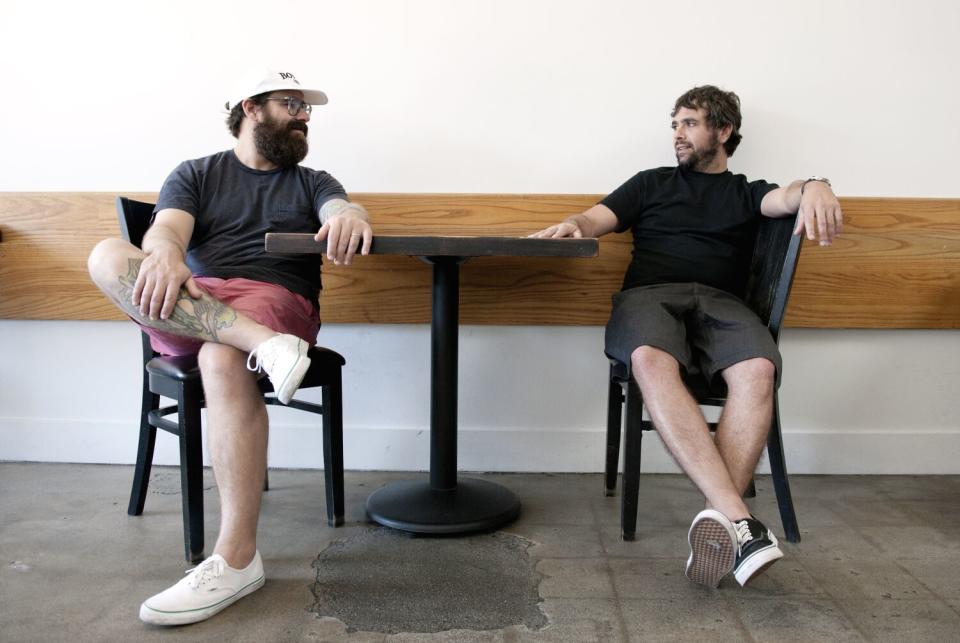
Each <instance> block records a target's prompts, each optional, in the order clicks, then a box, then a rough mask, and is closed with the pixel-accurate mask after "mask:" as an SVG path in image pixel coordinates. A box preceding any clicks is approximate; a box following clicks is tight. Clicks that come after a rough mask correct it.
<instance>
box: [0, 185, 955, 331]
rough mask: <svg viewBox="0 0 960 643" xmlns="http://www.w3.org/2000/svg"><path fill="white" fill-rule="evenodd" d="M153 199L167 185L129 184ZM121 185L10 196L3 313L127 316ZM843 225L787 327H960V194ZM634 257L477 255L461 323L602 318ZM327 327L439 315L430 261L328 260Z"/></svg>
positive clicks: (878, 208)
mask: <svg viewBox="0 0 960 643" xmlns="http://www.w3.org/2000/svg"><path fill="white" fill-rule="evenodd" d="M124 194H125V195H126V196H130V197H132V198H135V199H139V200H144V201H152V200H154V199H155V198H156V194H154V193H139V194H138V193H124ZM114 196H115V194H112V193H110V194H107V193H67V192H63V193H60V192H44V193H31V192H7V193H0V234H2V239H3V240H2V242H0V319H83V320H98V319H123V318H124V317H123V316H122V315H121V314H120V313H119V312H117V311H116V309H115V308H114V307H113V306H112V305H111V304H110V303H109V302H108V301H107V299H106V298H105V297H104V296H103V295H102V294H100V292H99V291H98V290H97V289H96V288H95V287H94V286H93V285H92V284H91V283H90V280H89V278H88V277H87V272H86V258H87V255H88V254H89V252H90V249H91V248H92V247H93V246H94V244H96V243H97V241H99V240H100V239H103V238H106V237H111V236H119V226H118V224H117V217H116V213H115V211H114V205H113V199H114ZM352 198H354V199H355V200H356V201H359V202H361V203H363V204H364V205H365V206H366V207H367V209H368V210H369V211H370V213H371V216H372V218H373V221H374V229H375V231H376V232H379V233H380V234H441V233H442V234H458V235H525V234H528V233H530V232H532V231H534V230H538V229H540V228H543V227H545V226H547V225H549V224H551V223H555V222H556V221H558V220H560V219H561V218H563V217H564V216H567V215H569V214H571V213H574V212H579V211H582V210H584V209H586V208H587V207H589V206H591V205H593V204H594V203H596V202H597V200H599V198H600V197H599V196H598V195H555V194H554V195H517V194H505V195H477V194H354V195H353V197H352ZM841 202H842V204H843V209H844V219H845V227H844V234H843V235H842V236H841V237H840V238H839V239H837V241H836V242H835V243H834V245H833V246H832V247H829V248H820V247H818V246H817V245H815V244H813V243H809V242H808V243H807V247H806V248H804V251H803V254H802V255H801V259H800V267H799V269H798V272H797V279H796V282H795V284H794V290H793V296H792V298H791V302H790V307H789V308H788V313H787V319H786V325H787V326H792V327H803V328H960V199H900V198H862V197H844V198H841ZM629 256H630V237H629V234H620V235H608V236H607V237H605V238H604V239H602V240H601V243H600V256H599V257H597V258H593V259H537V258H527V259H516V258H511V259H506V258H478V259H474V260H471V261H468V262H467V263H466V264H464V265H463V267H462V271H461V322H462V323H464V324H503V325H513V324H522V325H554V324H560V325H602V324H604V323H606V320H607V316H608V314H609V311H610V296H611V294H612V293H614V292H615V291H616V290H618V289H619V287H620V280H621V278H622V276H623V272H624V269H625V268H626V265H627V262H628V260H629ZM323 282H324V291H323V295H322V296H321V309H322V310H321V314H322V317H323V321H324V323H378V324H381V323H418V324H419V323H427V322H428V321H429V319H430V271H429V269H428V267H427V266H426V265H424V264H422V263H421V262H419V261H417V260H415V259H411V258H407V257H389V256H372V257H361V258H358V259H357V260H356V261H355V263H354V265H353V266H351V267H350V268H343V267H339V266H325V267H324V277H323Z"/></svg>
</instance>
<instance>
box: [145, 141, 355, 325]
mask: <svg viewBox="0 0 960 643" xmlns="http://www.w3.org/2000/svg"><path fill="white" fill-rule="evenodd" d="M333 198H340V199H346V198H347V194H346V192H345V191H344V189H343V186H342V185H340V182H339V181H337V180H336V179H335V178H333V177H332V176H330V175H329V174H327V173H326V172H323V171H317V170H311V169H310V168H306V167H301V166H299V165H297V166H295V167H292V168H287V169H282V170H271V171H269V172H261V171H258V170H253V169H250V168H248V167H247V166H245V165H244V164H243V163H241V162H240V160H239V159H238V158H237V156H236V154H235V153H234V152H233V150H227V151H225V152H219V153H217V154H214V155H212V156H206V157H204V158H200V159H194V160H192V161H184V162H183V163H181V164H180V165H178V166H177V168H176V169H175V170H174V171H173V172H172V173H171V174H170V176H169V177H167V180H166V182H164V184H163V188H161V190H160V196H159V198H158V199H157V206H156V208H155V209H154V212H155V213H156V212H159V211H160V210H164V209H166V208H176V209H178V210H184V211H185V212H188V213H189V214H191V215H193V217H194V219H196V221H195V223H194V228H193V236H192V237H191V239H190V245H189V246H188V247H187V259H186V263H187V266H188V267H189V268H190V270H191V271H192V272H193V274H194V275H196V276H203V277H220V278H222V279H230V278H234V277H243V278H245V279H253V280H256V281H264V282H268V283H273V284H279V285H281V286H283V287H284V288H287V289H288V290H290V291H292V292H295V293H297V294H300V295H303V296H304V297H306V298H307V299H308V300H309V301H311V302H313V304H314V305H315V306H317V307H318V308H319V305H318V299H319V295H320V263H321V261H320V255H319V254H315V255H314V254H308V255H286V256H284V255H268V254H267V253H266V252H265V251H264V247H263V241H264V235H265V234H266V233H267V232H309V233H314V232H316V231H317V230H318V229H319V228H320V218H319V211H320V207H321V206H322V205H323V204H324V203H326V202H327V201H329V200H330V199H333Z"/></svg>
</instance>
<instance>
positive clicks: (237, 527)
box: [199, 343, 267, 569]
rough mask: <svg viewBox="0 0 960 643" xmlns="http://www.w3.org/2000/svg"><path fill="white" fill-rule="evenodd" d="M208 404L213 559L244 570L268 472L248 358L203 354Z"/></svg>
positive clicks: (262, 416) (209, 348)
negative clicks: (215, 495) (216, 498)
mask: <svg viewBox="0 0 960 643" xmlns="http://www.w3.org/2000/svg"><path fill="white" fill-rule="evenodd" d="M199 363H200V372H201V374H202V376H203V389H204V394H205V398H206V400H207V445H208V448H209V450H210V457H211V460H212V462H213V472H214V475H215V476H216V480H217V489H218V492H219V494H220V534H219V536H218V537H217V544H216V546H215V547H214V550H213V553H215V554H219V555H221V556H223V558H224V559H225V560H226V561H227V564H228V565H230V566H231V567H234V568H237V569H242V568H243V567H246V566H247V565H248V564H249V563H250V561H251V560H252V559H253V556H254V553H255V552H256V549H257V520H258V518H259V516H260V500H261V495H262V493H263V476H264V471H265V470H266V466H267V410H266V406H265V405H264V403H263V397H262V395H261V394H260V391H259V389H258V388H257V384H256V379H255V378H254V377H253V375H252V374H251V373H250V372H248V371H247V368H246V354H245V353H243V352H242V351H240V350H238V349H235V348H232V347H230V346H225V345H222V344H213V343H207V344H204V345H203V348H201V349H200V355H199Z"/></svg>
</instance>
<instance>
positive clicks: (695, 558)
mask: <svg viewBox="0 0 960 643" xmlns="http://www.w3.org/2000/svg"><path fill="white" fill-rule="evenodd" d="M687 540H688V541H689V542H690V558H688V559H687V568H686V574H687V578H689V579H690V580H692V581H693V582H695V583H700V584H701V585H706V586H707V587H717V586H718V585H719V584H720V579H722V578H723V577H724V576H726V575H727V574H729V573H730V570H732V569H733V565H734V562H735V561H736V558H737V551H738V547H737V532H736V531H735V530H734V528H733V523H731V522H730V520H729V519H728V518H727V517H726V516H724V515H723V514H722V513H720V512H719V511H715V510H713V509H704V510H703V511H701V512H700V513H698V514H697V516H696V518H694V519H693V524H692V525H690V532H689V533H688V534H687Z"/></svg>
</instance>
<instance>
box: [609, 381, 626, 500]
mask: <svg viewBox="0 0 960 643" xmlns="http://www.w3.org/2000/svg"><path fill="white" fill-rule="evenodd" d="M622 414H623V388H622V387H621V386H620V384H619V383H618V382H614V381H613V379H610V385H609V393H608V395H607V464H606V471H605V475H604V487H605V494H606V495H608V496H613V495H616V493H617V473H618V470H619V468H620V434H621V425H622V423H623V422H622V419H623V418H622Z"/></svg>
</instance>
